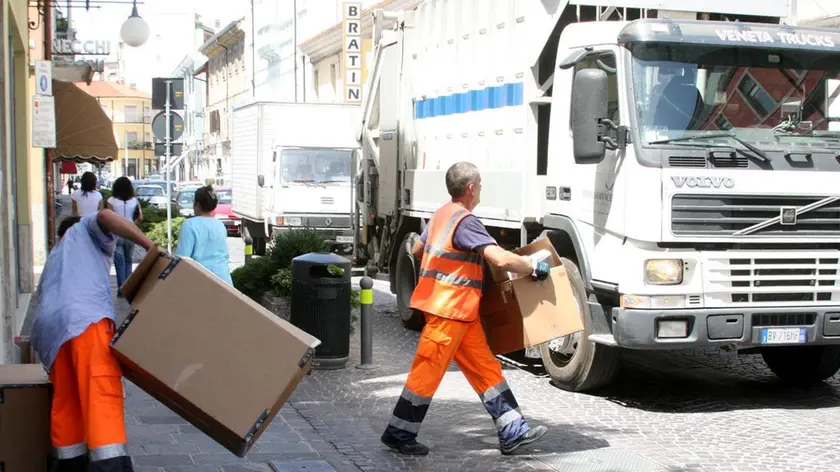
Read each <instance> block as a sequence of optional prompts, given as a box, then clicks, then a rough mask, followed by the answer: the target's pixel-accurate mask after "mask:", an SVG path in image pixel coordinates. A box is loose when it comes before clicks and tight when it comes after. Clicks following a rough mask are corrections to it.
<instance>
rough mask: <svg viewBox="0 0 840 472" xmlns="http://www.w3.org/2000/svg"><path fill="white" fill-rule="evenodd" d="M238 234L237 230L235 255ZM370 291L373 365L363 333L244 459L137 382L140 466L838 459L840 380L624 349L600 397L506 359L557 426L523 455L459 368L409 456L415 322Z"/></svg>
mask: <svg viewBox="0 0 840 472" xmlns="http://www.w3.org/2000/svg"><path fill="white" fill-rule="evenodd" d="M237 244H241V243H239V242H237V241H234V240H231V246H232V250H231V254H232V255H234V254H235V253H236V252H237V250H236V249H235V248H236V247H237ZM238 247H240V248H241V246H238ZM240 253H241V251H240ZM374 300H375V307H376V310H377V315H376V317H375V325H374V336H375V348H374V360H375V362H376V363H377V365H378V368H377V369H376V370H373V371H364V370H359V369H355V368H353V366H354V365H355V364H356V363H357V362H358V349H359V346H358V334H356V335H355V336H354V337H353V338H352V346H351V359H350V361H349V363H348V368H346V369H342V370H336V371H316V372H314V373H313V375H312V376H309V377H307V378H306V379H304V381H303V382H302V383H301V384H300V386H299V388H298V389H297V391H296V392H295V394H294V395H293V397H292V399H291V401H290V402H289V403H287V405H286V406H284V408H283V409H282V410H281V415H280V416H279V417H278V418H277V419H276V420H275V421H274V422H273V423H272V426H271V428H272V429H271V431H270V434H268V435H267V436H265V437H264V438H262V440H261V441H260V442H259V443H258V445H257V448H256V449H255V450H254V451H253V452H252V453H250V454H249V455H248V457H247V458H246V460H239V459H236V458H235V457H233V456H232V455H230V454H229V453H225V452H224V451H223V450H221V449H220V448H219V447H218V446H216V445H214V444H213V443H212V441H211V440H209V439H208V438H206V437H204V436H203V435H202V434H200V433H197V432H196V431H195V430H194V428H192V427H191V426H189V425H186V424H183V421H182V420H179V419H178V418H177V417H175V416H174V415H173V414H172V413H170V412H168V410H166V409H164V408H162V407H160V406H159V405H156V404H155V403H156V402H153V401H151V400H150V399H149V398H148V397H146V396H145V394H143V393H142V392H140V391H139V390H137V389H136V388H135V387H130V388H129V398H128V400H127V401H128V402H129V406H128V411H127V414H128V415H129V424H130V426H129V430H130V436H131V442H132V450H133V452H134V453H135V461H136V462H137V464H138V465H139V466H141V467H140V468H139V470H146V471H151V470H154V471H157V472H160V471H161V470H166V471H175V470H183V471H192V470H195V471H198V470H201V471H219V470H225V471H234V470H236V471H239V470H270V469H269V468H268V467H269V466H268V465H267V462H268V461H270V460H273V459H276V460H281V461H284V463H285V467H286V468H282V467H280V466H279V465H278V468H276V469H275V470H307V471H312V470H325V471H331V470H340V471H341V470H376V471H395V470H406V471H435V472H440V471H449V470H451V471H455V470H457V471H469V470H477V471H478V470H480V471H495V470H499V471H502V470H504V471H520V470H522V471H525V470H546V471H550V470H563V471H586V472H631V471H632V472H661V471H680V472H689V471H703V472H723V471H739V472H740V471H768V472H770V471H773V472H776V471H833V470H837V469H838V467H837V465H836V464H837V463H838V460H840V452H838V451H837V448H836V444H837V442H838V441H840V411H839V410H840V379H838V378H833V379H832V380H831V381H830V382H827V383H825V384H823V385H820V386H817V387H814V388H807V389H791V388H785V387H783V386H781V385H780V384H779V383H778V382H777V381H776V379H775V378H774V377H773V375H772V374H771V373H770V372H769V371H768V370H767V369H766V367H765V366H764V364H763V362H762V361H761V359H760V357H757V356H752V355H750V356H738V355H736V354H733V353H724V352H722V351H717V350H710V351H680V352H673V353H656V354H649V353H646V354H638V353H635V354H630V355H627V356H625V366H624V370H623V371H622V374H621V375H620V377H619V378H618V380H617V382H616V383H615V385H614V386H613V387H612V388H610V389H609V390H608V391H605V392H602V393H601V394H599V395H584V394H574V393H568V392H564V391H561V390H559V389H557V388H555V387H554V386H552V385H551V383H550V381H549V380H548V379H547V378H546V377H545V376H544V375H541V373H540V372H539V371H538V370H532V371H526V370H521V369H518V368H513V367H506V371H505V373H506V376H507V377H508V381H509V383H510V384H511V386H512V388H513V390H514V392H515V394H516V395H517V397H518V400H519V403H520V405H521V406H522V411H523V413H524V414H525V415H526V417H527V418H528V419H529V420H530V421H531V422H532V423H534V424H544V425H546V426H548V427H549V428H550V432H549V434H548V436H547V437H546V438H545V439H544V440H543V441H542V442H541V443H539V444H538V445H535V447H534V448H531V449H528V450H525V451H523V453H522V454H521V455H519V456H516V457H503V456H500V455H499V452H498V449H497V443H496V439H495V435H494V430H493V425H492V422H491V420H490V419H489V417H488V415H487V414H486V412H485V411H484V409H483V408H482V406H481V405H480V403H479V402H478V399H477V397H476V395H475V394H474V393H473V392H472V390H471V389H470V387H469V385H468V384H467V382H466V380H465V379H464V377H463V375H461V374H460V372H458V371H457V370H456V369H454V368H453V369H452V370H451V371H450V372H448V373H447V375H446V377H445V379H444V381H443V384H442V385H441V388H440V390H439V393H438V395H437V396H436V397H435V400H434V402H433V403H432V407H431V409H430V411H429V414H428V417H427V420H426V423H425V424H424V426H423V429H422V431H421V433H420V439H421V440H422V441H425V442H427V443H428V444H429V445H430V446H431V447H432V453H431V454H430V455H429V456H428V457H426V458H419V459H410V458H403V457H401V456H399V455H396V454H393V453H392V452H390V451H388V450H386V449H384V448H383V447H382V446H381V445H380V444H379V442H378V438H379V435H380V434H381V431H382V429H383V428H384V426H385V423H386V421H387V419H388V418H389V416H390V413H391V409H392V407H393V404H394V401H395V399H396V397H397V395H399V392H400V390H401V388H402V383H403V381H404V379H405V375H406V373H407V371H408V368H409V366H410V362H411V358H412V356H413V354H414V349H415V347H416V342H417V333H414V332H410V331H406V330H404V329H403V328H402V326H401V324H400V322H399V320H398V318H397V317H396V306H395V300H394V297H393V296H392V295H391V294H390V293H388V288H387V284H385V283H382V282H379V281H377V282H376V284H375V299H374ZM306 461H309V462H306ZM323 461H326V462H323ZM278 464H279V463H278ZM319 466H325V467H328V468H324V469H319V468H318V467H319Z"/></svg>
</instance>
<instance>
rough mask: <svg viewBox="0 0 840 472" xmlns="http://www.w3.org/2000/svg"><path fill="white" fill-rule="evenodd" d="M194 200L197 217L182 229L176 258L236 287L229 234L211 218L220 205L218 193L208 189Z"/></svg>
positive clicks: (203, 190)
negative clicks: (196, 263) (231, 269)
mask: <svg viewBox="0 0 840 472" xmlns="http://www.w3.org/2000/svg"><path fill="white" fill-rule="evenodd" d="M194 198H195V199H194V201H193V209H194V210H195V217H193V218H190V219H188V220H186V221H184V223H183V224H182V225H181V232H180V233H179V234H178V248H177V249H176V250H175V254H176V255H178V256H182V257H189V258H191V259H194V260H195V261H197V262H198V263H199V264H201V265H202V266H204V267H205V268H206V269H207V270H209V271H210V272H213V273H214V274H216V276H218V277H219V278H220V279H222V280H224V281H225V282H227V283H228V285H233V281H232V280H231V278H230V266H228V258H229V254H228V245H227V230H226V229H225V225H224V224H223V223H222V222H221V221H219V220H217V219H216V217H214V216H213V215H212V212H213V210H215V209H216V205H218V203H219V199H218V198H217V197H216V192H214V191H213V187H211V186H209V185H208V186H207V187H201V188H200V189H198V190H196V191H195V197H194Z"/></svg>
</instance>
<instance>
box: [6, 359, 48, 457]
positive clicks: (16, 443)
mask: <svg viewBox="0 0 840 472" xmlns="http://www.w3.org/2000/svg"><path fill="white" fill-rule="evenodd" d="M51 400H52V388H51V385H50V381H49V379H48V378H47V373H46V372H45V371H44V367H43V366H42V365H40V364H0V471H3V472H32V471H36V470H37V471H40V470H47V456H48V455H49V453H50V402H51Z"/></svg>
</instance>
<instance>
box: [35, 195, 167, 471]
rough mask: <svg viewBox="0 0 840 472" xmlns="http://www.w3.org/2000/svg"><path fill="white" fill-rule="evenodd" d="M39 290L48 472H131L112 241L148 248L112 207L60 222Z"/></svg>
mask: <svg viewBox="0 0 840 472" xmlns="http://www.w3.org/2000/svg"><path fill="white" fill-rule="evenodd" d="M58 237H59V240H58V242H57V243H56V245H55V247H54V248H53V249H52V251H51V252H50V254H49V256H48V257H47V263H46V265H45V266H44V272H43V275H42V276H41V281H40V283H39V287H38V295H37V308H36V312H35V319H34V322H33V326H32V345H33V347H34V348H35V350H36V351H37V353H38V355H39V357H40V359H41V361H42V362H43V364H44V367H45V368H46V369H47V370H48V371H49V376H50V381H51V382H52V386H53V400H52V410H51V414H50V436H51V440H52V445H53V457H51V462H52V464H51V467H50V469H49V470H57V471H61V472H76V471H78V472H87V471H90V472H105V471H108V472H125V471H132V470H133V468H132V464H131V458H130V457H129V455H128V451H127V449H126V434H125V419H124V404H123V390H122V382H121V377H122V373H121V371H120V366H119V364H118V363H117V360H116V359H115V358H114V357H113V355H112V354H111V352H110V350H109V347H108V345H109V343H110V341H111V338H112V337H113V335H114V306H113V301H112V299H111V289H110V274H109V272H110V271H109V268H110V266H111V258H112V257H113V253H114V248H115V245H116V239H117V237H120V238H125V239H129V240H131V241H134V242H136V243H137V244H140V245H141V246H142V247H144V248H146V249H151V247H152V246H153V245H154V243H152V241H151V240H150V239H149V238H147V237H146V236H145V235H144V234H143V233H142V232H141V231H140V229H139V228H137V227H136V226H135V225H133V224H131V223H130V222H129V221H126V220H125V219H124V218H121V217H120V216H119V215H117V214H116V213H114V212H112V211H110V210H101V211H99V212H97V213H95V214H93V215H90V216H86V217H78V216H69V217H67V218H65V219H64V221H62V222H61V224H60V226H59V230H58Z"/></svg>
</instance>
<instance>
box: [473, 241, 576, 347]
mask: <svg viewBox="0 0 840 472" xmlns="http://www.w3.org/2000/svg"><path fill="white" fill-rule="evenodd" d="M541 251H542V254H546V252H547V255H548V256H549V257H546V258H545V260H544V262H546V263H548V265H549V266H551V271H550V273H549V276H548V278H546V279H545V280H542V281H534V280H532V279H531V277H530V276H524V277H519V278H515V279H513V280H511V278H510V275H509V274H507V273H506V272H505V271H503V270H499V269H495V268H491V269H490V272H491V274H492V278H493V280H486V282H485V288H484V294H483V295H482V297H481V321H482V324H483V325H484V332H485V333H486V335H487V342H488V343H489V345H490V349H491V350H492V351H493V353H494V354H505V353H508V352H513V351H519V350H522V349H525V348H528V347H534V346H537V345H540V344H542V343H545V342H547V341H550V340H552V339H555V338H559V337H562V336H568V335H570V334H573V333H576V332H578V331H582V330H583V319H582V317H581V313H580V308H579V307H578V302H577V301H576V300H575V297H574V293H573V289H572V285H571V282H570V281H569V276H568V274H567V273H566V268H565V267H563V266H562V265H560V258H559V257H558V256H557V252H556V251H555V250H554V246H552V244H551V242H550V241H549V240H548V239H543V240H540V241H535V242H533V243H531V244H529V245H527V246H525V247H521V248H519V249H517V250H516V251H514V252H516V253H517V254H521V255H523V256H530V255H536V254H537V253H540V252H541Z"/></svg>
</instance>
